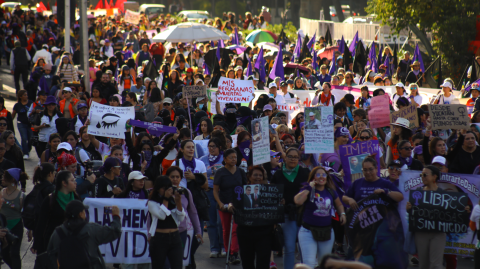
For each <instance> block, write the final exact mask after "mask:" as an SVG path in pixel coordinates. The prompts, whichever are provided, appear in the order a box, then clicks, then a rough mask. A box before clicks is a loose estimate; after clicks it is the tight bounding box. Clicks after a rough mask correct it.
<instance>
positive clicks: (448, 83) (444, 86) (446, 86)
mask: <svg viewBox="0 0 480 269" xmlns="http://www.w3.org/2000/svg"><path fill="white" fill-rule="evenodd" d="M440 87H441V88H450V89H451V88H452V83H450V82H448V81H445V82H443V84H442V85H440Z"/></svg>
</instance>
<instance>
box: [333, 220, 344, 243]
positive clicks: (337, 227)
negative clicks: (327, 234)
mask: <svg viewBox="0 0 480 269" xmlns="http://www.w3.org/2000/svg"><path fill="white" fill-rule="evenodd" d="M332 228H333V232H334V233H335V243H337V244H343V239H344V237H345V226H342V225H341V224H340V221H337V220H332Z"/></svg>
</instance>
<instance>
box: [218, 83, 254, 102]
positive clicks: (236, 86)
mask: <svg viewBox="0 0 480 269" xmlns="http://www.w3.org/2000/svg"><path fill="white" fill-rule="evenodd" d="M254 91H255V88H254V87H253V81H252V80H241V79H231V78H226V77H221V78H220V80H219V81H218V89H217V95H216V97H217V100H218V101H219V102H225V103H249V102H250V101H251V100H252V99H253V97H254V96H253V95H252V94H253V93H254Z"/></svg>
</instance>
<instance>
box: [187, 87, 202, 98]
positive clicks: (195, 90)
mask: <svg viewBox="0 0 480 269" xmlns="http://www.w3.org/2000/svg"><path fill="white" fill-rule="evenodd" d="M206 96H207V85H200V86H197V85H193V86H185V87H183V97H186V98H197V97H206Z"/></svg>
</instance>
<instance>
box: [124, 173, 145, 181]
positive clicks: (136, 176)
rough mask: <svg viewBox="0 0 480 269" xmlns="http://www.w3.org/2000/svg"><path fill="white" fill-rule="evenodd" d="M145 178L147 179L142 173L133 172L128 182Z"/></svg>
mask: <svg viewBox="0 0 480 269" xmlns="http://www.w3.org/2000/svg"><path fill="white" fill-rule="evenodd" d="M144 178H145V176H144V175H143V174H142V172H140V171H132V172H130V174H129V175H128V180H130V179H135V180H140V179H144Z"/></svg>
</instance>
